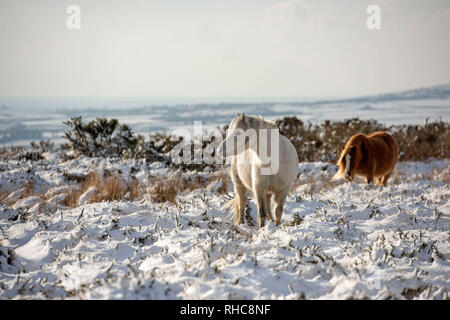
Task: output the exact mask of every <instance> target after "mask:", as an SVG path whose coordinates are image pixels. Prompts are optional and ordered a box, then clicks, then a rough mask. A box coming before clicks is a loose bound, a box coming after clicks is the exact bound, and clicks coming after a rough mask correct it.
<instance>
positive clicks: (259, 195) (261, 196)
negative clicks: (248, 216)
mask: <svg viewBox="0 0 450 320" xmlns="http://www.w3.org/2000/svg"><path fill="white" fill-rule="evenodd" d="M254 194H255V201H256V206H257V207H258V226H259V227H260V228H261V227H264V225H265V224H266V218H267V197H266V194H265V193H264V192H263V191H262V190H255V192H254Z"/></svg>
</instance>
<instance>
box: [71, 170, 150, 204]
mask: <svg viewBox="0 0 450 320" xmlns="http://www.w3.org/2000/svg"><path fill="white" fill-rule="evenodd" d="M91 188H94V192H93V194H92V195H91V196H90V197H89V199H87V202H88V203H94V202H103V201H121V200H130V201H132V200H134V199H136V198H139V197H140V196H142V195H143V193H144V192H143V190H144V188H143V186H141V185H140V184H139V182H138V181H137V180H136V179H132V181H131V182H126V181H124V180H123V179H122V178H121V177H120V175H118V174H113V175H109V176H107V177H102V176H101V175H99V174H98V173H92V172H91V173H89V174H88V175H87V176H86V178H85V179H84V182H83V183H81V184H79V185H78V186H76V187H73V188H71V189H70V190H69V191H68V192H67V193H66V198H65V199H64V201H63V203H62V204H63V205H65V206H68V207H72V208H75V207H77V206H78V204H79V200H80V197H81V196H82V195H83V194H85V193H86V192H87V191H88V190H89V189H91Z"/></svg>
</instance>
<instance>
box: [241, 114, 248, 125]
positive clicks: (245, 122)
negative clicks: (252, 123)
mask: <svg viewBox="0 0 450 320" xmlns="http://www.w3.org/2000/svg"><path fill="white" fill-rule="evenodd" d="M242 120H243V121H244V124H245V125H246V126H248V125H249V121H248V118H247V116H246V115H245V113H243V114H242Z"/></svg>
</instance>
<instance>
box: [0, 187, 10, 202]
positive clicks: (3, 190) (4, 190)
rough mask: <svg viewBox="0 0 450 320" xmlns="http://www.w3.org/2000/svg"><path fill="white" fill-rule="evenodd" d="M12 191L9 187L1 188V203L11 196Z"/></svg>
mask: <svg viewBox="0 0 450 320" xmlns="http://www.w3.org/2000/svg"><path fill="white" fill-rule="evenodd" d="M9 194H10V192H9V191H8V190H7V189H4V188H2V189H0V203H3V201H4V200H5V199H6V198H7V197H8V196H9Z"/></svg>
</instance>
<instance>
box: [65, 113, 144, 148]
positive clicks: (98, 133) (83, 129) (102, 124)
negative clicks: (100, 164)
mask: <svg viewBox="0 0 450 320" xmlns="http://www.w3.org/2000/svg"><path fill="white" fill-rule="evenodd" d="M64 124H65V125H67V126H68V127H69V128H68V131H67V132H65V133H64V135H63V137H64V138H65V139H66V140H68V142H67V143H65V144H63V145H61V148H62V149H63V150H69V151H73V152H74V153H75V155H85V156H89V157H118V156H126V157H133V156H134V155H135V154H137V153H139V151H140V150H139V147H140V146H142V144H143V143H144V138H143V137H142V136H140V135H138V136H134V134H133V131H132V130H131V128H130V127H129V126H127V125H126V124H119V121H117V119H111V120H107V119H105V118H97V119H96V120H93V121H90V122H89V123H87V124H83V122H82V119H81V117H76V118H72V119H70V120H69V121H66V122H64Z"/></svg>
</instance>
